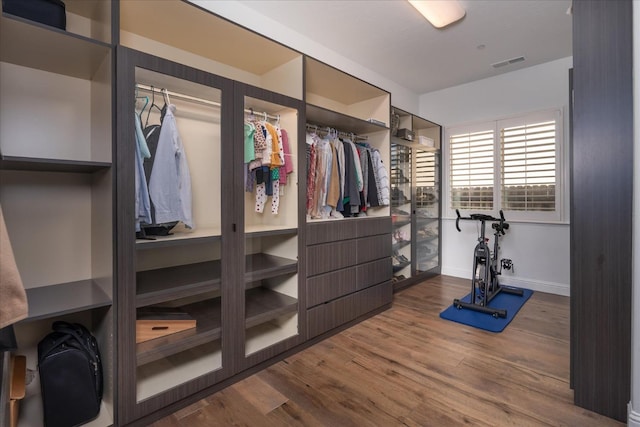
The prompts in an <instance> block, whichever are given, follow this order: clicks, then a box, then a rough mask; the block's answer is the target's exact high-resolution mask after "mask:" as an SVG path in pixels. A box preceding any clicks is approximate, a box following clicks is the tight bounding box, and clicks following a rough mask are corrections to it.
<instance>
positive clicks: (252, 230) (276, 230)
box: [244, 225, 298, 238]
mask: <svg viewBox="0 0 640 427" xmlns="http://www.w3.org/2000/svg"><path fill="white" fill-rule="evenodd" d="M244 232H245V235H246V237H247V238H253V237H256V238H257V237H268V236H278V235H287V234H291V235H297V234H298V228H297V227H289V226H272V225H248V226H246V227H245V230H244Z"/></svg>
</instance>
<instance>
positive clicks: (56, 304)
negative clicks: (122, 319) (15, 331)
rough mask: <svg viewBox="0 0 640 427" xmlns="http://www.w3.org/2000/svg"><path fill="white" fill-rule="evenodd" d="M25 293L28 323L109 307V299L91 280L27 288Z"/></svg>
mask: <svg viewBox="0 0 640 427" xmlns="http://www.w3.org/2000/svg"><path fill="white" fill-rule="evenodd" d="M26 293H27V301H28V303H29V315H28V316H27V319H26V320H29V321H30V320H39V319H47V318H51V317H56V316H62V315H65V314H70V313H77V312H80V311H84V310H90V309H92V308H98V307H106V306H109V305H111V298H109V297H108V296H107V294H106V293H105V292H104V291H103V290H102V289H101V288H100V286H98V284H97V283H96V282H95V281H94V280H91V279H87V280H78V281H74V282H67V283H59V284H56V285H49V286H42V287H39V288H29V289H27V290H26Z"/></svg>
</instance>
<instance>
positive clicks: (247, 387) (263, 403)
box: [232, 375, 289, 415]
mask: <svg viewBox="0 0 640 427" xmlns="http://www.w3.org/2000/svg"><path fill="white" fill-rule="evenodd" d="M232 387H233V388H234V389H235V390H236V391H238V393H240V394H241V395H242V396H243V397H244V398H245V399H246V400H247V402H249V403H250V404H251V405H253V407H254V408H256V409H257V410H258V411H260V413H261V414H263V415H266V414H268V413H269V412H271V411H273V410H274V409H276V408H278V407H279V406H281V405H283V404H285V403H286V402H287V400H289V399H288V398H287V397H286V396H284V395H283V394H282V393H280V392H278V390H276V389H275V388H273V387H272V386H271V385H269V384H268V383H267V382H265V381H263V380H262V379H261V378H260V377H259V376H257V375H253V376H251V377H249V378H247V379H246V380H245V381H240V382H239V383H236V384H234V385H233V386H232Z"/></svg>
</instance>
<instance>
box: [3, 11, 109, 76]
mask: <svg viewBox="0 0 640 427" xmlns="http://www.w3.org/2000/svg"><path fill="white" fill-rule="evenodd" d="M0 52H1V53H0V60H2V61H4V62H9V63H12V64H17V65H22V66H24V67H29V68H35V69H38V70H44V71H49V72H52V73H57V74H63V75H66V76H71V77H78V78H81V79H85V80H91V78H92V77H93V75H94V74H95V72H96V70H97V69H98V68H99V67H100V65H101V64H102V62H103V61H104V59H105V58H106V57H107V56H108V55H109V54H110V52H111V46H110V45H109V44H107V43H104V42H101V41H98V40H94V39H90V38H87V37H84V36H81V35H77V34H72V33H69V32H66V31H62V30H59V29H57V28H54V27H50V26H46V25H42V24H39V23H37V22H33V21H29V20H26V19H22V18H19V17H15V16H12V15H9V14H6V13H3V14H2V17H1V18H0Z"/></svg>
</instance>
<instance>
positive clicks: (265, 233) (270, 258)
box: [236, 92, 300, 364]
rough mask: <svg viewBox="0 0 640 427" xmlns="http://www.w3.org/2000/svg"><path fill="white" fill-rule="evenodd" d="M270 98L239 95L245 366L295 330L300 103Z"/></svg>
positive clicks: (285, 343)
mask: <svg viewBox="0 0 640 427" xmlns="http://www.w3.org/2000/svg"><path fill="white" fill-rule="evenodd" d="M261 93H262V92H261ZM272 95H273V94H272ZM236 99H237V98H236ZM269 99H273V100H271V101H265V100H263V99H260V98H259V97H257V96H255V97H252V96H248V95H245V96H244V112H243V117H244V121H243V128H244V135H243V136H244V138H243V139H244V145H243V147H242V148H243V156H242V157H243V170H242V174H243V184H244V189H243V193H244V198H243V200H244V203H243V209H244V233H245V234H244V237H245V238H244V255H245V269H244V307H245V312H244V338H245V339H244V356H245V358H247V360H251V363H250V364H253V363H255V362H257V361H259V360H263V359H265V358H266V357H268V355H274V354H277V353H279V352H281V351H283V350H284V349H286V348H289V347H291V346H292V345H293V344H294V343H295V342H297V341H299V340H298V339H299V330H300V316H299V309H300V307H299V304H298V292H299V290H298V289H299V283H298V282H299V274H298V250H299V243H298V224H299V216H300V206H299V185H298V178H299V176H300V173H299V172H300V171H299V170H298V167H299V166H298V165H299V162H298V138H299V129H300V119H299V111H300V105H299V102H297V101H295V100H294V101H291V102H285V101H286V100H287V99H288V98H285V97H275V96H272V97H270V98H269ZM236 117H237V116H236ZM236 152H237V151H236ZM265 349H270V350H269V351H266V352H265V351H262V350H265Z"/></svg>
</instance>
